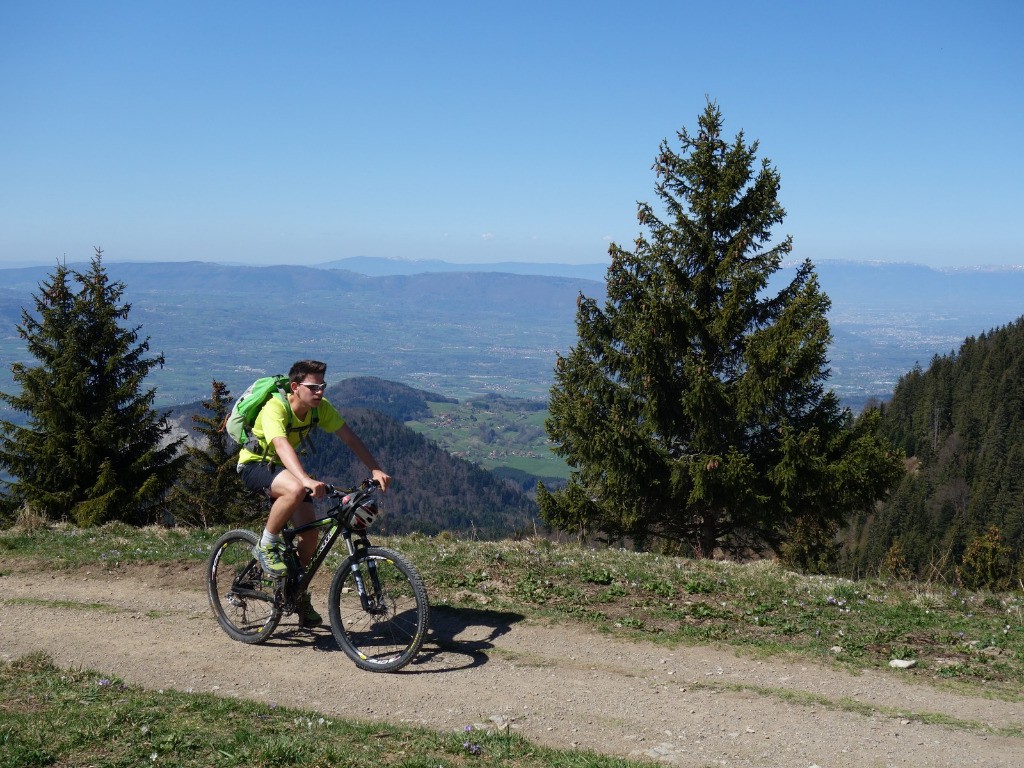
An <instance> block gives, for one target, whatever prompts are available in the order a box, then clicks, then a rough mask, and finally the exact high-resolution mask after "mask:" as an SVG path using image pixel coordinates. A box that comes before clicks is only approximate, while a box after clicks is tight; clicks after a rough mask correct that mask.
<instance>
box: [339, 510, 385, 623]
mask: <svg viewBox="0 0 1024 768" xmlns="http://www.w3.org/2000/svg"><path fill="white" fill-rule="evenodd" d="M342 535H343V536H344V537H345V546H346V547H347V548H348V554H349V559H350V560H351V563H352V565H351V566H350V568H351V569H352V579H353V580H354V581H355V583H356V592H358V593H359V602H360V604H361V605H362V606H363V610H364V611H366V612H367V613H374V612H375V611H376V609H377V608H378V606H379V604H380V598H381V587H380V576H379V575H378V574H377V561H376V560H372V559H369V558H361V555H363V554H364V553H365V552H366V548H367V545H368V543H369V542H367V540H366V539H365V538H360V539H359V540H358V541H356V542H353V541H352V534H351V532H350V531H348V530H347V529H346V530H345V531H343V532H342ZM361 564H365V565H366V570H367V572H368V573H369V574H370V587H371V589H372V593H373V599H372V602H371V596H370V593H368V592H367V591H366V583H365V581H364V580H363V571H362V569H361V568H360V567H359V566H360V565H361Z"/></svg>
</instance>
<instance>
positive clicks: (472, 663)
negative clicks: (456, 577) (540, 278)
mask: <svg viewBox="0 0 1024 768" xmlns="http://www.w3.org/2000/svg"><path fill="white" fill-rule="evenodd" d="M523 618H524V616H523V615H522V614H520V613H513V612H511V611H493V610H485V609H481V608H450V607H432V608H431V609H430V629H429V630H428V632H427V636H426V638H425V639H424V641H423V647H422V648H421V649H420V652H419V653H418V654H417V656H416V658H415V659H413V661H412V663H411V664H410V665H409V666H408V667H406V668H405V669H403V670H401V671H399V672H398V673H397V674H436V673H438V672H453V671H455V670H457V669H472V668H473V667H479V666H481V665H483V664H486V663H487V662H488V661H489V660H490V656H489V654H488V651H490V650H491V649H492V648H494V641H495V640H497V639H498V638H499V637H501V636H502V635H504V634H507V633H508V632H511V631H512V625H513V624H515V623H516V622H518V621H522V620H523ZM267 645H268V646H277V647H291V648H296V647H298V648H302V647H306V648H313V649H314V650H317V651H329V652H334V651H338V650H339V649H338V644H337V643H336V642H335V640H334V635H333V634H331V630H330V628H329V627H318V628H316V629H313V630H310V629H300V628H299V627H298V626H288V625H287V623H286V624H283V625H282V626H281V627H279V628H278V630H277V632H276V633H275V634H274V635H273V637H271V639H270V640H269V642H268V643H267ZM427 665H430V666H429V667H427Z"/></svg>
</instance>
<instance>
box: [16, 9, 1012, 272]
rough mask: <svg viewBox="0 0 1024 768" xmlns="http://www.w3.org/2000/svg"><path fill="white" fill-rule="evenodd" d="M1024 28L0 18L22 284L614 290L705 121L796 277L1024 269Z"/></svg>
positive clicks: (701, 17)
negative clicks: (438, 264)
mask: <svg viewBox="0 0 1024 768" xmlns="http://www.w3.org/2000/svg"><path fill="white" fill-rule="evenodd" d="M1022 8H1024V4H1021V3H1019V2H1018V1H1017V0H1012V1H1011V0H1006V1H1005V2H1003V1H992V2H988V1H986V0H974V1H973V2H942V1H941V0H939V1H933V2H895V1H894V0H889V1H888V2H874V1H873V0H862V1H861V2H857V3H838V2H826V1H825V0H818V1H817V2H784V1H782V0H780V1H779V2H727V1H723V2H718V3H708V2H645V1H644V0H633V2H628V3H627V2H601V1H600V0H588V1H587V2H557V1H556V0H548V1H547V2H529V1H521V2H515V3H498V2H486V1H485V0H476V1H475V2H443V1H442V0H436V1H435V2H429V3H428V2H415V3H414V2H400V1H396V2H379V3H368V2H361V3H350V2H301V3H282V2H261V1H260V0H245V1H244V2H241V1H238V2H213V1H210V0H207V1H206V2H185V1H182V0H178V1H176V2H141V1H135V2H104V1H103V0H94V1H93V2H47V1H46V0H40V1H39V2H16V1H15V0H0V266H10V265H16V264H24V263H38V264H52V263H54V262H55V260H57V259H59V258H61V257H62V256H63V255H65V254H66V255H67V257H68V259H69V260H73V261H77V260H80V259H86V258H88V257H89V256H90V255H91V254H92V248H93V246H101V247H103V248H104V250H105V253H106V257H107V258H108V259H110V260H117V261H121V260H133V261H134V260H183V259H201V260H218V261H231V262H244V263H252V264H265V263H285V264H311V263H319V262H323V261H328V260H332V259H337V258H344V257H348V256H383V257H393V258H440V259H446V260H449V261H456V262H492V261H503V260H516V261H536V262H566V263H593V262H603V261H605V260H606V258H607V249H608V243H609V241H610V240H615V241H617V242H619V243H620V244H623V245H627V246H628V245H629V244H631V243H632V241H633V239H634V238H635V236H636V235H637V233H638V232H639V227H638V224H637V222H636V202H637V201H638V200H650V201H653V200H654V194H653V186H654V176H653V173H652V172H651V170H650V166H651V162H652V160H653V158H654V155H655V154H656V152H657V150H658V145H659V143H660V142H661V141H662V140H663V139H666V138H667V139H670V140H674V137H675V134H676V132H677V130H678V129H679V128H681V127H683V126H685V127H687V128H693V126H695V124H696V120H697V116H698V115H699V113H700V112H701V111H702V110H703V108H704V105H705V98H706V97H710V98H712V99H713V100H715V101H716V102H717V103H718V105H719V107H720V108H721V110H722V113H723V116H724V119H725V129H726V134H727V135H728V136H733V135H735V134H736V133H737V132H739V131H740V130H742V131H743V132H744V134H745V136H746V137H747V138H748V139H750V140H754V139H756V140H758V141H759V142H760V150H759V156H760V157H767V158H769V159H770V160H771V162H772V163H773V164H774V165H775V166H776V167H777V168H778V170H779V172H780V174H781V177H782V188H781V193H780V197H781V200H782V203H783V205H784V207H785V208H786V210H787V213H788V215H787V218H786V221H785V223H784V224H783V226H782V227H781V228H780V230H779V234H780V236H781V235H782V234H791V235H792V236H793V238H794V245H795V248H794V255H795V256H797V257H801V258H803V257H809V258H811V259H813V260H821V259H865V260H867V259H871V260H883V261H911V262H917V263H921V264H928V265H932V266H936V267H947V266H958V265H974V264H1014V265H1024V227H1022V226H1021V222H1022V221H1024V214H1022V211H1024V193H1022V191H1021V190H1022V180H1024V152H1022V151H1021V140H1022V137H1024V88H1022V87H1021V85H1020V83H1021V81H1022V80H1024V45H1022V44H1021V29H1024V10H1022Z"/></svg>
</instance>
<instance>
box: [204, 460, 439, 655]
mask: <svg viewBox="0 0 1024 768" xmlns="http://www.w3.org/2000/svg"><path fill="white" fill-rule="evenodd" d="M378 490H379V486H378V485H377V483H376V482H375V481H373V480H365V481H363V482H362V483H361V484H360V485H359V486H357V487H356V488H350V489H347V490H345V489H340V488H337V487H335V486H332V485H328V486H327V499H328V501H329V503H328V506H329V509H328V510H327V512H326V513H325V514H324V515H323V516H322V517H320V518H319V519H317V520H315V521H313V522H311V523H306V524H304V525H300V526H298V527H294V528H292V527H289V528H285V529H284V530H283V531H282V532H281V535H282V537H283V538H284V541H285V547H284V554H283V559H284V561H285V564H286V565H287V566H288V571H287V574H286V575H285V576H282V577H279V578H274V577H272V576H268V575H267V574H266V573H265V572H264V571H263V569H262V568H261V567H260V565H259V563H258V562H257V561H256V559H255V558H254V557H253V554H252V549H253V547H254V546H256V544H257V543H258V542H259V538H260V537H259V536H258V535H257V534H255V533H253V532H252V531H248V530H243V529H237V530H233V531H228V532H227V533H225V534H224V535H223V536H221V537H220V538H219V539H218V540H217V541H216V543H214V545H213V551H212V552H211V553H210V558H209V560H208V562H207V568H206V576H207V591H208V593H209V597H210V606H211V607H212V608H213V612H214V615H216V617H217V622H218V623H219V624H220V626H221V628H222V629H223V630H224V631H225V632H227V634H228V635H229V636H230V637H232V638H233V639H235V640H238V641H240V642H243V643H263V642H266V641H267V640H268V639H269V638H270V634H271V633H272V632H273V631H274V630H275V629H276V628H277V625H278V622H280V621H281V619H282V617H284V616H288V615H291V614H293V613H295V612H296V610H297V608H298V603H299V599H300V597H301V595H302V594H303V593H305V591H306V589H307V587H308V586H309V583H310V581H312V579H313V577H314V576H315V575H316V573H317V571H318V570H319V569H320V566H321V565H322V564H323V562H324V560H325V559H326V557H327V554H328V553H329V552H330V551H331V548H332V547H333V546H334V543H335V541H336V540H337V539H338V537H339V536H341V538H342V539H344V541H345V546H346V548H347V549H348V556H347V557H346V558H345V560H344V561H343V562H342V563H341V565H339V566H338V568H337V569H336V570H335V572H334V576H333V578H332V579H331V588H330V591H329V593H328V598H327V607H328V613H329V615H330V624H331V632H332V633H333V634H334V639H335V640H336V641H337V643H338V645H339V646H340V647H341V649H342V650H343V651H344V652H345V653H346V654H347V655H348V657H349V658H350V659H352V661H354V662H355V664H356V666H357V667H359V668H360V669H366V670H370V671H372V672H393V671H395V670H398V669H401V668H402V667H404V666H405V665H406V664H408V663H409V662H410V661H412V659H413V657H415V655H416V653H417V652H418V651H419V649H420V646H421V645H422V644H423V639H424V636H425V635H426V631H427V622H428V619H429V613H430V608H429V604H428V602H427V592H426V588H425V587H424V586H423V579H422V578H421V577H420V575H419V573H418V572H417V570H416V569H415V568H414V567H413V565H412V564H411V563H410V562H409V561H408V560H406V559H405V557H403V556H402V555H400V554H399V553H398V552H395V551H394V550H391V549H387V548H385V547H375V546H372V545H371V544H370V540H369V539H368V538H367V535H366V530H367V528H368V527H369V526H370V525H371V524H372V523H373V520H374V517H375V516H376V514H377V504H376V500H375V498H374V497H375V494H376V492H377V491H378ZM308 531H316V532H318V533H320V532H322V533H323V535H322V536H321V537H320V540H319V542H318V544H317V548H316V552H315V553H314V555H313V559H312V560H311V561H310V563H309V566H308V567H307V568H305V569H304V568H302V566H301V565H300V563H299V557H298V550H297V549H296V547H295V543H294V542H295V537H296V536H299V535H300V534H303V533H306V532H308Z"/></svg>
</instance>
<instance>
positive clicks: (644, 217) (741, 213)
mask: <svg viewBox="0 0 1024 768" xmlns="http://www.w3.org/2000/svg"><path fill="white" fill-rule="evenodd" d="M678 138H679V141H680V142H681V152H679V153H677V152H675V151H673V150H672V149H671V148H670V146H669V144H668V142H667V141H666V142H663V143H662V145H661V147H660V152H659V154H658V156H657V159H656V161H655V163H654V171H655V174H656V177H657V184H656V187H655V191H656V194H657V196H658V198H660V200H661V203H662V204H663V206H664V211H665V213H664V215H663V216H662V215H659V214H658V213H657V212H656V211H655V209H654V207H652V206H651V205H649V204H647V203H641V204H639V206H638V219H639V221H640V223H641V225H642V226H644V227H646V228H647V230H648V233H649V234H648V235H647V236H644V235H642V234H641V235H640V236H639V237H638V238H637V240H636V242H635V249H634V250H633V251H632V252H630V251H627V250H625V249H623V248H620V247H618V246H617V245H614V244H613V245H612V246H611V248H610V255H611V266H610V267H609V269H608V273H607V300H606V302H605V305H604V308H603V309H602V308H600V307H599V306H598V304H597V302H596V301H595V300H593V299H591V298H587V297H584V296H581V297H580V298H579V300H578V311H577V319H576V324H577V332H578V336H579V341H578V343H577V344H576V346H574V347H573V348H572V350H571V351H570V352H569V354H568V355H567V356H565V357H561V356H560V357H559V358H558V360H557V363H556V370H555V383H554V385H553V387H552V390H551V400H550V416H549V418H548V421H547V424H546V426H547V430H548V434H549V436H550V437H551V439H552V441H553V443H554V445H555V451H556V452H557V453H558V454H559V455H561V456H563V457H565V459H566V460H567V461H568V463H569V464H570V465H571V466H572V467H573V469H574V471H573V474H572V477H571V479H570V482H569V484H568V485H567V487H565V488H564V489H561V490H559V491H556V492H554V493H551V492H549V491H548V490H547V489H544V488H541V490H540V493H539V498H538V500H539V502H540V507H541V512H542V515H543V516H544V518H545V519H546V521H547V522H549V523H550V524H552V525H554V526H555V527H557V528H560V529H563V530H573V531H577V532H580V533H595V534H600V535H603V536H605V537H608V538H612V539H616V538H622V537H631V538H633V539H634V540H636V541H638V542H639V543H640V544H641V545H642V544H644V543H645V542H648V541H650V540H652V539H657V540H662V542H663V543H667V544H668V545H669V546H673V545H674V546H679V545H682V546H683V547H685V548H688V549H689V550H690V551H692V552H693V553H694V554H697V555H699V556H705V557H710V556H712V554H713V553H714V552H715V551H716V550H724V551H727V552H731V553H744V552H750V551H765V550H773V549H774V550H776V551H777V550H778V549H779V547H780V545H781V544H782V543H784V542H785V541H786V540H787V537H789V536H791V535H796V534H797V532H799V535H804V536H806V535H808V534H807V532H808V531H815V532H817V535H819V536H821V537H826V538H827V537H830V536H832V535H833V534H834V532H835V530H836V527H837V526H838V525H839V524H840V523H841V522H843V521H844V520H845V518H846V516H847V515H848V514H849V513H850V512H851V511H852V510H854V509H857V508H859V507H863V506H867V505H869V504H871V503H872V502H873V501H874V500H875V499H876V498H878V497H879V496H881V495H882V494H883V493H884V492H885V490H886V489H887V488H888V487H889V486H890V485H891V484H892V483H893V482H894V481H895V479H896V478H897V476H898V474H899V472H900V471H901V463H900V461H899V458H898V456H897V455H896V454H895V453H894V452H893V451H891V450H890V449H889V448H888V446H887V444H885V443H883V442H882V441H881V440H879V439H878V438H877V437H876V429H877V416H869V417H867V418H864V419H862V420H860V421H857V422H854V420H853V419H852V417H851V415H850V413H849V411H845V410H843V409H841V408H840V406H839V402H838V399H837V398H836V396H835V395H834V394H833V393H832V392H831V391H827V390H826V388H825V386H824V382H825V380H826V378H827V376H828V368H827V350H828V345H829V343H830V340H831V335H830V331H829V325H828V321H827V319H826V312H827V310H828V307H829V301H828V298H827V297H826V296H825V295H824V294H823V293H822V292H821V291H820V289H819V286H818V280H817V276H816V275H815V273H814V270H813V267H812V265H811V263H810V262H809V261H805V262H804V263H803V264H802V265H800V266H799V267H798V268H797V270H796V275H795V277H794V278H793V279H792V280H791V281H790V282H789V283H788V285H784V286H782V287H781V288H780V289H778V290H777V291H773V290H772V288H771V286H770V285H769V278H770V277H771V276H772V275H773V274H774V273H775V272H776V271H778V270H779V269H780V267H781V261H782V258H783V257H784V256H785V255H786V254H787V253H789V252H790V249H791V247H792V244H791V239H790V238H789V237H787V238H785V239H784V240H782V241H781V242H779V243H777V244H775V245H771V246H770V247H767V246H768V245H769V240H770V238H771V235H772V230H773V228H774V227H775V226H776V225H778V224H779V223H781V222H782V220H783V217H784V215H785V212H784V210H783V208H782V206H781V205H780V204H779V201H778V198H777V195H778V191H779V174H778V172H777V171H776V170H775V169H774V168H773V167H771V165H770V164H769V162H768V161H767V160H763V161H762V162H761V166H760V169H756V168H755V157H756V152H757V148H758V145H757V143H756V142H755V143H753V144H752V145H749V146H748V145H747V143H746V142H745V140H744V137H743V133H742V132H741V133H740V134H739V135H738V136H737V137H736V139H735V140H734V141H733V142H732V143H727V142H726V141H725V139H724V138H723V137H722V117H721V113H720V111H719V109H718V107H717V106H716V105H715V104H713V103H710V102H709V103H708V105H707V108H706V109H705V110H704V112H703V114H702V115H701V116H700V117H699V120H698V131H697V134H696V135H695V136H691V135H690V133H688V132H687V131H686V129H683V130H682V131H681V132H680V133H679V134H678ZM755 171H756V173H755ZM801 549H807V548H806V547H797V548H796V550H801ZM812 549H813V548H812Z"/></svg>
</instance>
